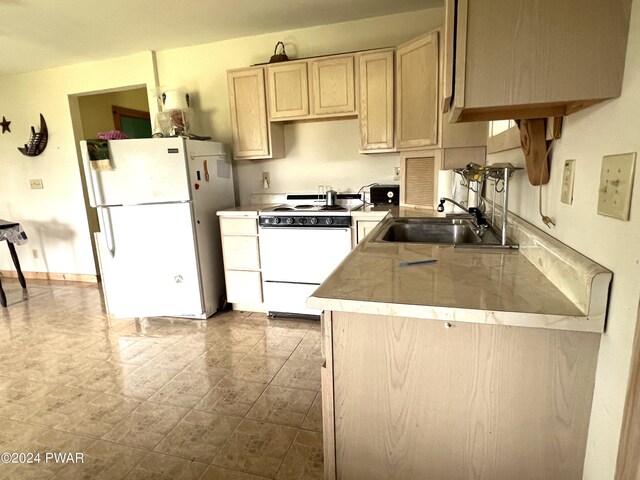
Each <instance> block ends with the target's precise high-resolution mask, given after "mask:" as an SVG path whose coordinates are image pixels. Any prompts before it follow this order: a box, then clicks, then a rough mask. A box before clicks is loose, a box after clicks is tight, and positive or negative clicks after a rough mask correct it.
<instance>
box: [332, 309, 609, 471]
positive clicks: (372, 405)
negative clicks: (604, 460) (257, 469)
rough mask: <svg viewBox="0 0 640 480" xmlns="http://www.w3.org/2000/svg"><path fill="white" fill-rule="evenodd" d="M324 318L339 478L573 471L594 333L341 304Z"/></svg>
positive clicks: (585, 412) (582, 437)
mask: <svg viewBox="0 0 640 480" xmlns="http://www.w3.org/2000/svg"><path fill="white" fill-rule="evenodd" d="M332 324H333V328H332V342H333V350H332V353H333V356H332V360H333V370H332V373H333V384H332V385H331V386H332V387H333V393H334V399H333V406H334V411H333V412H330V411H327V414H328V415H330V414H333V415H334V417H333V418H334V423H333V425H334V428H335V439H331V440H334V441H335V459H336V467H337V478H342V479H367V480H389V479H447V480H468V479H471V478H473V479H491V480H514V479H518V480H558V479H563V480H578V479H581V478H582V467H583V461H584V452H585V446H586V442H587V433H588V429H589V416H590V411H591V399H592V395H593V384H594V378H595V371H596V363H597V358H598V347H599V344H600V338H599V337H600V336H599V335H598V334H594V333H586V332H566V331H561V330H546V329H542V328H522V327H508V326H502V325H482V324H473V323H468V324H465V323H454V324H453V325H447V324H445V322H442V321H437V320H428V319H422V318H421V319H416V318H404V317H387V316H383V315H363V314H357V313H343V312H332ZM446 327H450V328H446ZM524 439H526V440H524ZM331 440H330V441H331ZM534 452H535V453H534Z"/></svg>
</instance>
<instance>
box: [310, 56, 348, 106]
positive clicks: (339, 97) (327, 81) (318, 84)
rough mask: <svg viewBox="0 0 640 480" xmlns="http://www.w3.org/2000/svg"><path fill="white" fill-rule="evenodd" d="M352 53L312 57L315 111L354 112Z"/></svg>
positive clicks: (312, 89) (312, 88)
mask: <svg viewBox="0 0 640 480" xmlns="http://www.w3.org/2000/svg"><path fill="white" fill-rule="evenodd" d="M353 62H354V57H353V55H345V56H337V57H328V58H320V59H317V60H311V61H310V64H311V72H312V75H311V91H312V92H313V107H312V108H313V110H312V113H313V115H322V116H325V115H330V116H341V115H355V114H356V101H355V80H354V65H353Z"/></svg>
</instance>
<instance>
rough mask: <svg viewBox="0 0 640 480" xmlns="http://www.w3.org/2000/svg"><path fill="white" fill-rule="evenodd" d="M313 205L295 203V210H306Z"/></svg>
mask: <svg viewBox="0 0 640 480" xmlns="http://www.w3.org/2000/svg"><path fill="white" fill-rule="evenodd" d="M314 207H315V205H296V210H306V209H309V208H314Z"/></svg>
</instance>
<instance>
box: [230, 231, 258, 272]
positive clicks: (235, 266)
mask: <svg viewBox="0 0 640 480" xmlns="http://www.w3.org/2000/svg"><path fill="white" fill-rule="evenodd" d="M222 248H223V257H224V268H226V269H232V270H259V269H260V253H259V249H258V237H251V236H246V237H245V236H240V235H223V237H222Z"/></svg>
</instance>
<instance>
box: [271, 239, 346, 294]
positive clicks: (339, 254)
mask: <svg viewBox="0 0 640 480" xmlns="http://www.w3.org/2000/svg"><path fill="white" fill-rule="evenodd" d="M350 251H351V231H350V229H348V228H344V229H343V228H309V227H305V228H260V260H261V263H262V278H263V280H264V281H276V282H290V283H315V284H318V285H319V284H321V283H322V282H324V281H325V279H326V278H327V277H328V276H329V274H330V273H331V272H332V271H333V270H334V269H335V268H336V267H337V266H338V264H340V262H342V260H344V258H345V257H346V256H347V255H348V254H349V252H350Z"/></svg>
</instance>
